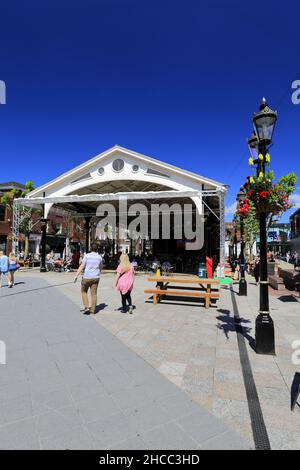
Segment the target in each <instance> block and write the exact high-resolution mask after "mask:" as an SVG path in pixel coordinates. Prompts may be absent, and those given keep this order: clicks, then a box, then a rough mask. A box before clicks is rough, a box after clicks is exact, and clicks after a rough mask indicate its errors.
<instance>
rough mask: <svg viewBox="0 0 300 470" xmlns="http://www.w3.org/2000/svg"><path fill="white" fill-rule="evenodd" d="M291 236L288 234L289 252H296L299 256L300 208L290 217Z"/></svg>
mask: <svg viewBox="0 0 300 470" xmlns="http://www.w3.org/2000/svg"><path fill="white" fill-rule="evenodd" d="M290 223H291V234H290V248H291V252H292V253H293V252H295V251H296V252H297V254H298V256H300V208H299V209H298V210H296V212H294V213H293V214H292V215H291V217H290Z"/></svg>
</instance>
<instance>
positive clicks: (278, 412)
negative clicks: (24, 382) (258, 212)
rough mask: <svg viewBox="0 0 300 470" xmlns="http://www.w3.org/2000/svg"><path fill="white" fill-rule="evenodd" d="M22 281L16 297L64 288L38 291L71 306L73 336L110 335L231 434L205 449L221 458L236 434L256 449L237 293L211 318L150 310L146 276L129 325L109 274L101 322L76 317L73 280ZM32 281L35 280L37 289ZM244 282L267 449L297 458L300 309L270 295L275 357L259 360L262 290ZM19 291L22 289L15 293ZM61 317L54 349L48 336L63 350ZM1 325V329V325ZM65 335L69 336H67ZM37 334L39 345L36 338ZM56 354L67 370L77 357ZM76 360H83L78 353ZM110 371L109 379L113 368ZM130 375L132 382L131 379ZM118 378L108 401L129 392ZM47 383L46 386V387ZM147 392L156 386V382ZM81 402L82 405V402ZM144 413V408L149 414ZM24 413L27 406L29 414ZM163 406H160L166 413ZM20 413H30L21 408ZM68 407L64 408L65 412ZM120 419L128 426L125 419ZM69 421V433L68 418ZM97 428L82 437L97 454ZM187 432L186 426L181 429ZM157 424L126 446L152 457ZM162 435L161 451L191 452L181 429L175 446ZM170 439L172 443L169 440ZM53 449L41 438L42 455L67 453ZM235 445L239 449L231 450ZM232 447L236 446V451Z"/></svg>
mask: <svg viewBox="0 0 300 470" xmlns="http://www.w3.org/2000/svg"><path fill="white" fill-rule="evenodd" d="M23 276H24V282H25V284H21V285H19V287H18V289H19V290H21V289H24V290H25V289H28V286H29V284H30V283H32V284H33V285H34V283H38V282H41V281H40V279H44V281H43V282H45V280H46V281H47V282H48V283H50V284H52V285H57V286H58V287H56V288H55V289H53V288H51V289H48V290H47V289H45V290H44V291H43V290H42V292H46V291H47V292H48V294H46V295H47V298H49V299H50V298H51V297H52V295H53V292H56V293H59V294H60V295H61V297H60V298H61V299H63V300H61V302H62V303H64V302H67V300H68V302H69V303H68V308H67V310H68V312H67V311H65V310H66V309H64V312H63V313H62V312H60V313H58V315H59V318H62V317H63V316H64V315H66V316H67V318H68V321H67V325H68V326H70V328H71V329H72V328H74V325H73V322H75V324H77V322H79V323H78V324H81V325H83V324H84V322H86V324H88V325H89V328H90V331H91V332H93V334H94V331H98V330H95V326H94V325H95V322H96V324H97V325H98V326H99V327H101V330H99V331H101V332H103V334H104V333H105V332H106V334H109V335H110V336H109V337H110V338H114V339H115V340H116V341H118V342H117V343H115V344H118V345H122V348H123V347H124V349H122V351H124V354H128V353H130V354H133V353H135V354H134V357H135V358H137V359H139V360H144V361H146V363H148V365H149V371H151V373H154V372H155V374H156V376H155V377H156V378H157V379H155V380H158V381H159V379H158V378H161V379H167V380H165V382H164V383H165V384H169V386H172V387H173V388H172V390H173V391H174V394H175V395H176V394H177V393H179V392H180V393H181V397H190V401H189V403H190V404H193V406H198V407H199V409H200V410H202V411H203V410H204V411H205V412H207V413H208V415H207V416H210V417H211V416H214V417H215V418H216V420H217V421H216V422H217V423H220V424H221V425H222V426H225V428H226V431H223V433H224V434H223V437H222V436H221V434H222V433H221V432H220V433H219V436H218V437H216V436H214V438H213V440H208V439H207V440H206V446H207V448H208V447H209V446H210V447H212V448H218V447H220V446H221V444H222V443H223V444H222V445H223V446H224V447H225V448H228V447H227V446H229V442H231V439H230V438H229V437H230V432H233V433H234V434H233V435H234V436H240V438H241V439H243V441H240V443H239V445H243V444H241V442H246V447H247V446H248V447H251V448H253V447H254V442H253V433H252V428H251V419H250V415H249V407H248V401H247V396H246V390H245V385H244V380H243V369H242V364H241V360H240V354H239V348H238V341H237V334H236V328H235V322H234V316H233V305H232V299H231V293H230V290H229V289H228V288H227V287H226V288H223V289H222V293H221V299H220V301H219V302H218V303H217V304H216V305H215V306H213V307H212V308H210V309H209V310H205V309H204V308H203V307H202V306H200V305H199V303H198V302H191V301H188V302H182V301H179V300H178V299H176V300H175V301H173V300H170V299H168V300H166V301H164V302H162V303H161V304H158V305H153V304H152V300H151V297H149V296H147V295H145V294H144V289H145V287H146V285H147V280H146V277H145V276H142V275H141V276H137V278H136V284H135V290H134V294H133V299H134V304H135V306H136V309H135V310H134V314H133V315H128V314H125V315H124V314H122V313H121V312H120V311H119V310H118V309H119V307H120V299H119V294H118V293H117V292H116V291H115V290H114V289H113V276H112V275H111V274H103V276H102V279H101V284H100V288H99V307H100V310H99V313H98V314H97V315H96V316H95V317H94V318H88V320H87V321H86V319H85V318H84V317H83V316H80V315H79V314H78V310H79V307H80V306H81V299H80V292H79V286H78V285H74V284H72V283H71V281H72V278H73V275H72V273H63V274H57V273H48V274H46V275H44V276H43V277H41V275H40V274H39V273H35V272H34V271H32V272H31V273H28V274H27V273H24V274H23ZM27 277H28V279H27ZM30 279H33V281H32V280H30ZM248 281H249V282H248V296H247V297H239V296H238V295H236V294H235V296H236V300H237V305H238V309H239V314H240V317H241V319H242V320H241V325H242V327H243V332H244V337H245V341H246V346H247V351H248V355H249V359H250V364H251V368H252V372H253V376H254V381H255V385H256V388H257V392H258V396H259V401H260V405H261V409H262V413H263V419H264V421H265V424H266V428H267V432H268V436H269V439H270V443H271V447H272V448H273V449H299V448H300V411H299V410H300V408H299V407H298V406H297V407H296V408H295V410H294V411H293V412H291V411H290V399H291V397H290V393H291V383H292V381H293V378H294V375H295V373H296V372H298V371H299V369H300V366H297V365H293V364H292V360H291V356H292V353H293V349H292V342H293V340H295V339H300V303H299V300H298V299H297V298H294V297H293V298H292V299H293V300H291V297H290V296H286V295H284V296H283V298H282V295H279V296H278V295H273V293H272V294H271V295H270V307H271V314H272V317H273V319H274V322H275V328H276V356H274V357H273V356H260V355H257V354H256V353H255V351H254V350H253V349H252V348H253V341H254V321H255V317H256V315H257V309H258V287H257V286H255V285H254V283H253V281H252V278H249V279H248ZM59 285H60V286H59ZM233 289H234V291H237V285H236V284H235V285H233ZM16 291H17V286H16V288H15V291H14V292H16ZM3 292H4V290H3ZM3 292H1V293H0V296H1V295H3ZM5 293H7V290H5ZM43 295H44V294H43ZM55 295H56V294H55ZM21 297H23V298H25V299H27V301H26V302H28V304H29V305H30V302H32V298H31V297H32V296H31V295H30V294H29V293H27V294H24V295H20V296H19V298H20V299H21ZM54 297H55V296H54ZM30 299H31V300H30ZM3 300H4V299H3ZM11 300H12V301H13V302H14V305H16V306H17V296H14V297H13V298H12V299H11ZM1 302H2V299H1ZM71 302H72V304H71ZM71 305H73V307H71ZM75 306H76V308H75ZM53 308H54V307H53ZM70 310H72V312H70ZM41 314H42V312H36V311H34V312H33V316H34V318H35V322H34V328H35V329H36V328H37V329H38V330H39V331H40V329H39V327H38V325H39V322H40V319H39V322H37V317H39V316H40V315H41ZM14 315H15V314H14ZM14 315H13V316H11V317H10V318H9V317H8V316H7V317H6V320H7V321H9V325H10V327H9V328H10V330H9V331H10V332H11V334H12V336H14V334H15V333H14V331H13V330H14V328H13V325H14V324H15V321H14V320H15V318H14ZM51 315H52V313H50V311H49V310H47V311H46V312H45V319H47V318H48V320H47V321H46V323H45V325H44V326H43V328H44V327H46V326H47V327H48V326H49V325H48V323H49V322H50V318H51ZM58 315H55V316H54V318H53V317H52V321H51V328H50V330H49V331H48V332H47V334H48V335H50V340H51V335H53V338H54V339H53V340H56V341H58V344H62V342H63V334H64V333H63V332H62V331H61V329H60V328H59V321H58ZM18 318H19V321H22V322H25V320H20V318H22V315H21V314H18ZM43 318H44V317H43ZM54 320H55V321H54ZM0 321H3V320H2V315H1V320H0ZM64 321H65V320H64ZM90 325H91V326H90ZM1 331H2V330H1ZM43 331H44V330H43ZM63 331H65V326H64V329H63ZM34 332H35V330H34ZM35 333H36V334H37V338H38V331H36V332H35ZM61 335H62V337H61ZM47 341H48V340H47ZM86 343H87V341H85V348H86V350H87V351H88V352H89V354H92V352H91V351H90V350H93V355H94V359H95V356H96V357H97V358H98V359H97V361H98V362H97V361H96V364H97V367H99V371H100V370H101V368H100V363H102V364H103V362H104V361H102V362H101V360H100V359H99V357H98V356H99V355H100V356H101V354H102V353H103V351H102V353H100V354H97V351H96V350H95V345H93V343H92V345H91V344H89V345H88V344H86ZM93 347H94V349H93ZM56 348H57V350H56V351H54V353H55V354H59V355H61V356H63V357H64V358H65V356H66V355H67V359H68V360H69V361H71V359H72V357H73V354H77V353H78V351H77V352H75V350H72V347H71V346H70V345H69V347H68V348H66V349H64V347H62V346H56ZM120 348H121V346H120ZM96 349H97V348H96ZM54 350H55V348H54ZM80 350H82V346H81V349H80ZM125 351H126V352H125ZM48 352H49V351H48ZM105 353H106V355H104V357H105V358H107V353H108V351H107V350H105ZM111 354H113V353H111ZM80 358H81V359H82V355H80V354H79V356H78V358H77V360H78V361H80ZM35 360H37V359H35ZM99 361H100V362H99ZM142 364H143V367H142V369H144V368H145V362H142ZM95 367H96V365H95ZM49 368H50V369H49V371H48V373H49V375H48V376H50V374H51V373H52V372H53V370H51V366H50V364H49ZM106 369H109V367H107V368H106ZM83 370H84V369H83ZM46 372H47V371H46ZM123 372H124V371H123ZM125 372H126V373H128V371H126V370H125ZM32 373H33V372H32ZM74 373H75V372H74ZM107 373H108V371H107ZM140 374H142V376H141V379H142V380H143V379H144V378H143V373H142V372H141V371H140V370H135V372H134V374H133V375H134V377H135V379H137V378H138V377H139V375H140ZM149 374H150V372H149ZM109 375H112V374H109ZM150 375H151V374H150ZM122 377H123V376H122V374H121V377H120V380H119V382H118V383H116V384H115V383H114V382H113V383H112V384H111V389H109V390H107V392H108V397H109V398H111V394H112V393H116V390H119V389H120V390H122V388H124V387H123V386H122ZM123 378H124V377H123ZM47 380H48V379H47ZM47 380H46V379H45V381H46V383H47ZM91 380H92V379H91ZM148 382H149V383H150V381H148ZM149 383H148V386H149ZM96 385H97V386H98V385H99V384H96V383H95V386H96ZM164 386H167V385H164ZM82 388H83V387H82V386H80V384H76V387H75V385H74V391H73V392H72V397H73V395H74V396H75V399H76V400H79V399H80V398H81V394H82V393H83V394H84V390H83V389H82ZM96 388H97V387H96ZM125 388H126V387H125ZM97 392H98V394H99V398H100V397H101V392H102V390H101V389H100V390H99V391H98V390H97V391H96V393H95V396H96V395H97ZM175 392H176V393H175ZM77 394H78V396H77ZM148 394H149V389H148ZM150 395H151V393H150ZM121 397H122V398H121ZM126 397H128V394H126V393H125V392H124V393H122V391H120V392H118V400H120V402H119V401H118V406H120V403H123V402H124V403H125V404H124V405H122V406H125V407H126V406H127V405H126V403H130V398H129V397H128V398H126ZM61 399H62V398H61ZM73 399H74V398H73ZM144 399H145V397H144V396H143V395H142V396H138V397H137V398H136V400H137V403H138V406H141V407H142V408H141V409H143V410H144V411H143V412H144V413H145V414H146V415H148V414H149V413H148V412H147V410H148V406H150V405H148V402H147V400H146V401H145V403H144ZM82 400H83V401H84V400H85V397H84V396H83V398H82ZM127 400H128V401H127ZM96 401H97V403H98V402H101V400H100V399H99V400H96ZM16 403H17V405H16V406H21V405H19V402H18V400H17V402H16ZM75 403H76V410H78V406H79V405H77V402H75ZM143 404H145V406H144V408H143ZM28 406H29V405H28V403H27V407H28ZM90 406H91V410H90V411H89V410H85V413H87V414H88V415H89V413H90V415H93V413H94V414H95V413H96V414H97V413H99V415H101V405H97V407H98V406H99V409H98V408H97V409H96V410H95V411H93V407H92V405H90ZM160 406H162V404H161V403H160ZM24 407H25V408H26V404H25V403H24ZM66 407H67V408H68V406H66ZM176 408H177V407H176V406H174V407H173V410H175V409H176ZM108 409H109V406H108ZM169 411H170V410H169ZM121 412H122V419H125V422H124V429H126V426H127V425H126V424H125V423H127V422H128V420H129V422H131V420H132V419H133V417H132V415H131V414H130V412H129V411H127V410H126V409H125V410H124V409H122V410H121ZM195 413H196V415H197V413H198V412H196V411H195ZM124 414H125V418H124V416H123V415H124ZM153 414H154V415H155V412H153ZM0 416H1V414H0ZM84 416H86V415H84ZM181 418H182V417H181ZM68 419H69V420H71V422H72V423H73V421H72V419H73V417H72V416H71V417H70V418H68ZM147 419H148V418H145V420H146V423H148V422H147ZM100 421H101V420H100ZM188 421H189V422H190V426H191V430H190V431H189V432H187V433H186V434H187V435H188V436H189V437H190V438H191V439H194V442H193V441H189V442H190V444H191V445H192V446H193V445H195V442H196V441H195V436H197V435H198V434H197V432H198V431H193V430H192V429H193V426H194V425H195V426H196V424H195V421H193V420H191V415H190V417H189V418H188ZM200 421H201V420H200ZM101 422H102V421H101ZM101 422H100V423H98V426H97V424H94V425H93V426H92V428H91V427H89V428H85V430H86V433H87V437H88V436H90V437H91V436H92V438H91V440H90V441H89V445H97V444H95V442H94V441H95V439H96V441H97V438H96V436H97V435H98V431H99V429H100V428H101V426H102V428H101V429H102V430H103V429H104V428H105V426H104V425H103V423H102V424H101ZM122 422H123V421H122ZM113 423H114V420H113V418H112V417H110V418H109V420H108V424H107V426H108V428H109V429H114V424H113ZM184 423H187V422H186V421H184ZM193 423H194V424H193ZM151 424H153V423H151V422H149V423H148V424H147V425H149V428H147V431H145V430H143V429H138V431H136V434H135V435H134V436H133V437H131V435H129V436H128V439H127V440H126V445H127V446H133V445H135V446H137V447H138V446H140V447H143V446H144V447H145V445H147V446H148V448H150V447H149V446H154V447H156V446H158V445H159V442H160V441H159V439H158V437H157V436H158V434H156V433H155V426H153V429H152V428H151ZM177 424H178V423H177ZM204 424H205V420H204V422H203V425H204ZM185 425H187V424H185ZM76 426H78V427H79V426H83V424H82V421H80V423H77V422H75V423H74V426H73V424H72V426H71V427H72V434H71V435H70V437H69V438H68V439H69V441H70V444H68V445H70V446H72V445H75V444H76V443H78V441H77V440H76V437H75V436H76V430H75V428H76ZM84 426H85V425H84ZM136 426H138V424H136ZM159 426H160V432H161V433H162V435H163V436H165V438H164V439H166V441H162V442H165V445H168V446H169V447H170V448H172V445H173V446H175V447H174V448H182V447H180V445H182V446H183V447H185V446H187V445H188V441H187V440H186V439H188V438H187V437H186V436H185V437H183V434H182V431H183V429H184V432H186V429H185V428H184V426H183V425H182V423H181V424H180V425H179V424H178V426H179V429H177V427H176V432H174V436H173V438H172V439H173V440H172V439H171V438H170V433H169V432H168V429H170V424H169V422H168V421H165V422H164V423H159ZM205 426H206V424H205ZM50 427H51V426H50ZM200 427H201V426H200ZM78 429H79V428H78ZM136 429H137V428H136ZM212 429H214V426H212ZM0 430H1V428H0ZM103 432H104V431H103ZM235 433H237V434H235ZM112 434H113V431H112ZM166 436H168V438H167V437H166ZM205 437H207V436H205ZM228 438H229V439H228ZM49 439H50V438H49ZM53 439H54V438H53V436H52V438H51V439H50V441H49V442H48V441H47V442H46V444H45V443H44V440H45V439H44V438H42V440H41V441H39V442H40V445H41V446H44V445H45V446H46V447H47V445H53V446H58V447H59V446H61V445H66V444H63V443H62V441H63V439H62V438H61V439H62V441H61V440H60V439H59V438H58V437H57V439H56V441H55V443H54V441H53ZM170 439H171V441H170ZM181 439H182V440H181ZM196 440H197V439H196ZM87 441H88V439H86V442H87ZM120 441H121V442H122V441H123V442H125V440H124V439H123V440H122V439H120ZM72 442H73V444H72ZM84 442H85V441H84V440H83V444H82V445H85V444H84ZM180 442H181V444H180ZM234 442H235V441H234V440H233V443H234ZM91 443H93V444H91ZM145 443H147V444H145ZM111 444H112V443H111ZM0 445H1V434H0ZM114 445H116V446H118V445H119V442H115V443H114ZM120 445H121V444H120ZM124 445H125V444H124ZM197 445H201V444H200V441H197ZM230 445H231V446H232V445H233V446H234V444H232V443H231V444H230ZM176 446H177V447H176ZM178 446H179V447H178ZM169 447H168V448H169ZM237 447H238V446H237ZM186 448H188V447H186Z"/></svg>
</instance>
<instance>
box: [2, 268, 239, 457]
mask: <svg viewBox="0 0 300 470" xmlns="http://www.w3.org/2000/svg"><path fill="white" fill-rule="evenodd" d="M50 276H51V273H49V274H48V275H46V276H45V278H47V279H49V278H50ZM54 276H55V277H54V278H53V279H54V280H56V279H57V275H54ZM45 278H43V277H41V276H40V275H36V276H32V277H30V276H24V279H23V282H24V283H22V284H18V285H16V286H15V287H14V289H11V290H8V289H7V290H2V291H1V293H0V300H1V312H0V325H1V335H3V337H5V341H6V342H7V346H8V348H7V350H8V352H9V354H8V357H7V362H8V364H10V366H9V367H8V368H7V370H6V372H4V373H3V377H4V378H3V379H2V380H1V378H0V399H2V400H3V402H4V403H9V405H10V408H9V411H7V410H5V409H4V407H3V406H2V405H0V448H11V449H17V448H33V449H34V448H39V447H41V448H43V449H81V448H84V449H89V448H94V449H97V448H99V449H100V448H101V449H104V448H115V449H131V448H143V449H147V448H149V449H150V448H155V447H156V446H158V445H159V446H160V447H161V448H166V447H167V448H170V449H171V448H174V449H182V448H197V446H198V445H199V444H200V443H202V442H205V441H207V440H208V439H211V438H214V437H217V436H218V435H221V434H224V435H226V436H227V434H226V433H228V436H231V438H232V442H236V443H237V446H238V445H240V447H241V448H242V447H243V443H242V441H241V440H240V437H239V436H238V435H237V434H236V433H235V432H234V431H231V430H230V429H229V428H228V427H226V426H225V425H224V424H223V423H222V422H221V421H220V420H218V419H216V418H215V417H213V415H212V414H211V413H209V412H208V411H206V410H205V409H204V408H203V407H202V406H201V405H199V404H198V403H196V402H194V401H193V400H191V398H189V397H188V396H187V395H186V394H185V393H184V392H183V391H181V390H179V389H178V388H177V386H176V385H174V384H173V383H171V382H170V381H168V380H167V379H166V378H165V377H163V376H162V375H161V374H160V373H159V372H158V371H157V370H155V369H154V368H153V367H151V366H150V365H149V364H148V363H147V362H145V361H144V359H142V358H141V357H139V356H138V355H137V354H136V353H135V352H133V351H132V350H131V349H129V348H128V347H127V346H126V345H125V344H124V343H122V342H121V341H120V340H119V339H118V338H116V337H115V336H114V335H113V334H111V333H110V332H108V331H107V330H106V329H105V328H104V327H103V326H102V325H100V324H99V322H97V321H95V319H94V318H92V317H87V316H83V315H82V314H80V312H79V309H78V306H77V305H76V304H75V303H74V302H73V301H71V300H70V298H68V295H64V294H62V293H61V291H60V290H58V289H56V288H55V287H52V286H51V285H50V284H48V283H47V282H46V281H45ZM19 279H20V280H21V277H20V278H19ZM54 283H55V282H54ZM72 288H74V286H72ZM64 289H65V290H66V291H67V290H68V286H67V285H65V286H64ZM3 292H4V294H3ZM69 297H72V295H69ZM8 311H9V312H10V313H11V314H10V315H7V314H6V313H3V312H8ZM171 317H172V315H171ZM171 317H170V318H171ZM121 321H123V319H121ZM125 321H126V320H125ZM158 322H159V319H158ZM144 323H145V322H144ZM160 323H161V325H162V326H163V328H166V327H167V326H168V324H169V323H170V321H169V320H168V321H166V322H165V323H163V322H160ZM141 325H142V324H141ZM141 327H142V326H141ZM209 327H210V326H209V325H207V330H208V331H207V335H208V336H209V338H213V336H214V335H213V334H210V333H209ZM188 332H189V329H188V328H187V329H186V335H187V336H188ZM161 340H162V341H161V344H163V343H165V344H168V341H166V340H167V336H166V335H165V333H162V334H161ZM196 340H197V338H196V335H194V337H193V338H191V344H190V346H191V347H194V346H193V344H194V345H195V344H196V343H197V341H196ZM139 341H140V340H139ZM141 341H142V342H144V343H146V342H147V338H146V337H145V339H142V340H141ZM137 344H141V343H137ZM206 346H207V344H206ZM180 347H182V349H183V350H184V351H185V350H186V349H188V350H190V348H189V347H188V348H187V345H185V344H184V342H182V343H181V344H180V345H179V349H180ZM175 349H176V348H175ZM171 352H172V353H174V352H175V353H176V350H175V351H174V348H173V350H172V351H171ZM10 354H11V363H10ZM177 362H178V361H177ZM173 363H174V364H175V363H176V360H173ZM1 367H5V366H0V377H1V372H2V371H5V369H2V368H1ZM176 370H177V369H176ZM178 370H179V369H178ZM180 370H181V369H180ZM14 372H16V373H17V372H19V378H18V380H16V379H13V375H14ZM172 429H173V432H172ZM216 445H217V444H216ZM228 446H229V443H228Z"/></svg>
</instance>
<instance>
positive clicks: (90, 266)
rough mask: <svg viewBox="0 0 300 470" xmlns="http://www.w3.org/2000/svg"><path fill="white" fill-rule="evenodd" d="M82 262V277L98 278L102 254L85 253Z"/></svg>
mask: <svg viewBox="0 0 300 470" xmlns="http://www.w3.org/2000/svg"><path fill="white" fill-rule="evenodd" d="M82 262H83V263H84V264H85V268H84V274H83V279H99V278H100V272H101V267H102V256H101V255H99V254H98V253H94V252H92V253H87V254H86V255H84V257H83V260H82Z"/></svg>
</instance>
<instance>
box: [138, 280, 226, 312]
mask: <svg viewBox="0 0 300 470" xmlns="http://www.w3.org/2000/svg"><path fill="white" fill-rule="evenodd" d="M148 281H149V282H156V287H155V288H151V289H145V291H144V292H145V294H153V303H154V304H157V303H158V302H160V301H161V300H162V297H164V296H175V297H194V298H203V299H204V304H205V308H209V307H210V305H211V300H212V299H219V298H220V282H219V280H217V279H201V278H199V277H197V276H194V277H192V276H191V277H176V276H155V277H151V278H148ZM173 284H176V286H174V285H173ZM191 284H197V287H191Z"/></svg>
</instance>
